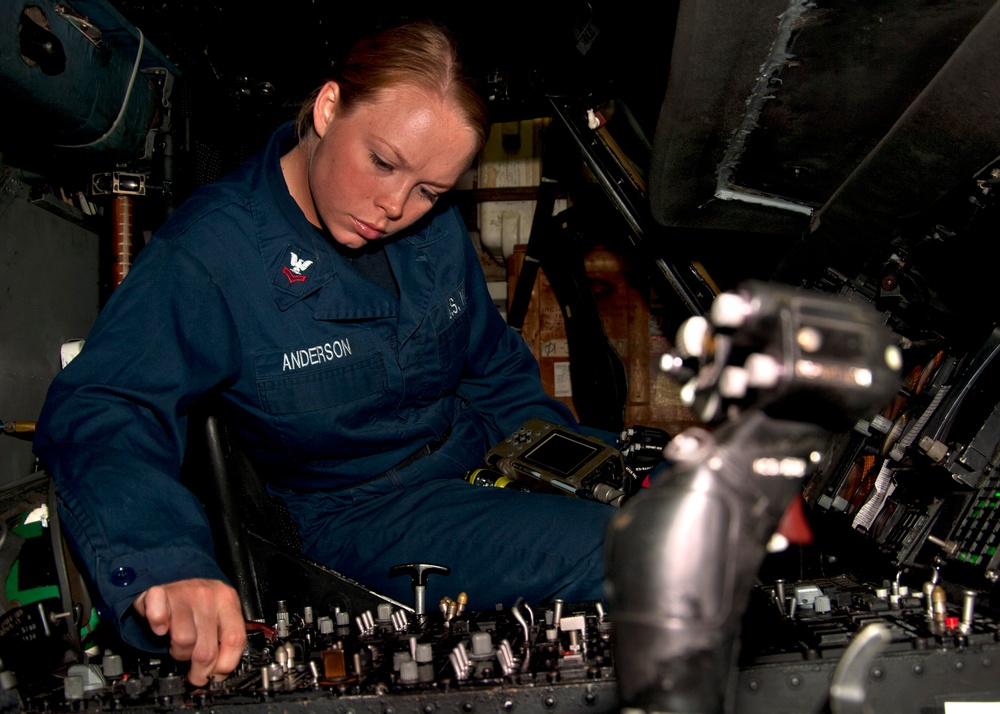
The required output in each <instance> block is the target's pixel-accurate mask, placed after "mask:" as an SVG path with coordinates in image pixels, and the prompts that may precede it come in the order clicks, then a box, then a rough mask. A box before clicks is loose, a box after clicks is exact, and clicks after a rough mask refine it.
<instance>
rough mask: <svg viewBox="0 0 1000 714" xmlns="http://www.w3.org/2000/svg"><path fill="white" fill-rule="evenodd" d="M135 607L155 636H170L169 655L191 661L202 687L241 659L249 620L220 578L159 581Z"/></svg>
mask: <svg viewBox="0 0 1000 714" xmlns="http://www.w3.org/2000/svg"><path fill="white" fill-rule="evenodd" d="M134 606H135V609H136V612H138V613H139V615H141V616H142V617H144V618H146V621H147V622H148V623H149V626H150V628H151V629H152V630H153V632H154V633H156V634H157V635H161V636H162V635H166V634H169V635H170V656H171V657H173V658H174V659H176V660H178V661H183V662H186V661H189V660H190V662H191V668H190V670H189V671H188V675H187V679H188V681H189V682H191V684H193V685H195V686H203V685H205V684H207V683H208V681H209V678H216V677H217V678H224V677H225V676H227V675H228V674H229V673H230V672H232V671H233V670H234V669H236V666H237V665H238V664H239V662H240V658H241V657H242V655H243V649H244V647H245V646H246V639H247V635H246V622H245V620H244V619H243V610H242V608H241V607H240V598H239V596H238V595H237V594H236V590H234V589H233V588H232V587H231V586H229V585H227V584H226V583H224V582H222V581H220V580H207V579H202V578H196V579H191V580H179V581H177V582H173V583H167V584H166V585H156V586H154V587H151V588H150V589H149V590H146V591H145V592H143V593H142V594H140V595H139V597H137V598H136V599H135V602H134Z"/></svg>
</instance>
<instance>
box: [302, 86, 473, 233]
mask: <svg viewBox="0 0 1000 714" xmlns="http://www.w3.org/2000/svg"><path fill="white" fill-rule="evenodd" d="M338 90H339V87H338V86H337V84H336V83H335V82H329V83H327V85H326V86H324V87H323V90H322V91H321V92H320V95H319V98H318V99H317V100H316V106H315V109H314V110H313V125H314V128H315V131H316V135H317V136H318V137H319V138H318V140H314V141H313V144H312V146H311V153H310V155H309V163H308V186H309V195H310V196H311V199H312V208H313V209H314V211H313V212H312V213H313V215H310V211H309V210H308V208H309V207H308V206H306V207H303V209H304V210H305V212H306V216H307V217H309V218H310V220H312V221H313V223H315V224H316V225H320V226H322V227H325V228H326V229H327V230H328V231H329V232H330V233H331V234H332V236H333V238H334V240H336V241H337V242H338V243H340V244H341V245H344V246H347V247H348V248H360V247H362V246H364V245H365V244H366V243H367V242H369V241H373V240H378V239H380V238H385V237H386V236H389V235H392V234H393V233H396V232H397V231H400V230H402V229H403V228H406V227H407V226H409V225H411V224H413V223H414V222H415V221H417V220H418V219H419V218H420V217H421V216H423V215H424V214H425V213H427V211H429V210H430V209H431V207H432V206H433V205H434V203H435V201H436V200H437V198H438V197H439V196H440V195H441V194H443V193H444V192H445V191H448V190H449V189H450V188H452V187H453V186H454V185H455V183H456V182H457V181H458V179H459V176H461V174H462V173H463V172H464V171H465V170H466V169H467V168H468V167H469V164H470V163H471V162H472V158H473V156H474V154H475V151H476V148H477V141H476V136H475V133H474V132H473V131H472V129H470V128H469V127H468V126H467V125H466V123H465V122H464V121H463V119H462V117H461V115H460V113H459V112H458V111H457V110H456V109H455V108H453V107H452V106H451V105H450V104H448V103H446V102H444V101H443V100H442V99H441V98H440V97H437V96H435V95H434V94H432V93H430V92H428V91H425V90H423V89H420V88H417V87H414V86H409V85H400V86H396V87H390V88H388V89H385V90H383V91H381V92H379V93H378V94H376V95H375V97H374V98H373V99H371V100H370V101H366V102H364V103H361V104H358V105H356V106H355V107H354V108H353V111H351V112H350V113H345V112H344V111H343V110H342V109H341V108H340V107H339V106H338V104H337V92H338ZM301 203H302V201H301V200H300V205H301Z"/></svg>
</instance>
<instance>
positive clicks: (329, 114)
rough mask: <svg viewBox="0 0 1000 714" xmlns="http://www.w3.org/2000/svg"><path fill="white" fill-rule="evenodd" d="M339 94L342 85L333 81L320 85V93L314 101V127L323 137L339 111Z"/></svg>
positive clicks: (319, 135)
mask: <svg viewBox="0 0 1000 714" xmlns="http://www.w3.org/2000/svg"><path fill="white" fill-rule="evenodd" d="M339 94H340V85H338V84H337V83H336V82H332V81H331V82H327V83H326V84H324V85H323V86H322V87H320V90H319V94H317V95H316V101H315V102H314V103H313V129H315V131H316V135H317V136H318V137H320V138H321V139H322V138H323V135H324V134H326V130H327V127H329V126H330V122H331V121H333V118H334V116H335V115H336V113H337V95H339Z"/></svg>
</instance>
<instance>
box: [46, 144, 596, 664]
mask: <svg viewBox="0 0 1000 714" xmlns="http://www.w3.org/2000/svg"><path fill="white" fill-rule="evenodd" d="M293 145H294V136H293V133H292V128H291V126H290V125H286V126H284V127H282V128H281V129H280V130H279V131H278V132H276V133H275V134H274V136H272V138H271V140H270V142H269V144H268V146H267V148H266V150H265V151H264V152H263V153H262V154H261V155H260V156H258V157H256V158H255V159H252V160H251V161H249V162H248V163H247V164H246V165H244V166H243V167H241V168H240V169H239V170H237V171H236V172H235V173H233V174H232V175H230V176H228V177H226V178H224V179H222V180H221V181H219V182H217V183H215V184H212V185H209V186H206V187H203V188H202V189H200V190H199V191H197V192H196V193H195V194H194V195H193V196H192V197H191V198H190V199H189V200H188V201H187V202H186V203H185V204H184V205H183V206H182V207H181V208H180V209H178V211H176V212H175V214H174V215H173V216H171V218H170V219H169V220H168V221H167V223H166V224H165V225H164V226H163V227H162V228H161V229H160V230H159V231H158V232H157V234H156V236H155V237H154V238H153V239H152V240H151V241H150V242H149V244H148V245H147V246H146V247H145V248H144V249H143V250H142V252H141V253H140V255H139V256H138V258H137V260H136V261H135V264H134V265H133V267H132V269H131V271H130V273H129V275H128V276H127V278H126V279H125V280H124V281H123V283H122V284H121V286H120V287H119V288H117V290H116V291H115V293H114V294H113V296H112V297H111V299H110V300H109V302H108V304H107V305H106V307H105V308H104V310H102V312H101V315H100V316H99V318H98V321H97V324H96V325H95V326H94V328H93V330H92V331H91V334H90V335H89V336H88V338H87V341H86V343H85V346H84V349H83V350H82V352H81V353H80V355H79V356H78V357H77V358H76V359H75V360H74V361H73V362H71V363H70V364H69V365H68V366H67V368H66V369H65V370H63V372H62V373H61V374H60V375H59V376H58V377H57V378H56V380H55V381H54V382H53V384H52V386H51V388H50V390H49V394H48V398H47V401H46V404H45V407H44V409H43V412H42V414H41V416H40V418H39V424H38V432H37V435H36V439H35V450H36V452H37V454H38V456H39V457H40V458H41V459H42V462H43V464H44V466H45V467H46V468H47V469H48V470H49V472H50V473H51V474H52V475H53V477H54V478H55V480H56V484H57V490H58V493H59V494H60V499H61V500H60V513H61V517H62V521H63V525H64V529H65V531H66V532H67V534H68V537H69V539H70V541H71V542H72V544H73V545H74V547H75V548H76V549H77V551H78V552H79V553H80V554H81V556H82V559H83V561H84V563H85V565H86V567H87V569H88V570H89V572H90V575H91V577H92V579H93V581H94V583H95V585H96V588H97V590H98V591H99V596H100V598H101V599H103V601H104V602H105V603H106V604H107V605H108V606H109V607H110V608H111V609H112V610H113V611H114V614H115V620H116V622H117V624H118V626H119V627H120V629H121V632H122V635H123V637H124V638H125V639H126V641H128V642H130V643H132V644H135V645H137V646H140V647H150V646H151V643H150V641H149V640H147V639H146V637H145V629H144V628H143V626H142V624H143V623H141V622H140V621H139V618H138V617H137V616H136V615H135V614H134V611H133V610H131V609H130V605H131V603H132V601H133V600H134V599H135V597H136V596H137V595H139V594H140V593H141V592H143V591H144V590H146V589H147V588H149V587H151V586H153V585H157V584H162V583H167V582H172V581H175V580H180V579H186V578H197V577H202V578H216V579H220V580H225V576H224V575H223V574H222V572H221V571H220V570H219V568H218V566H217V565H216V563H215V560H214V556H213V546H212V542H211V536H210V531H209V527H208V524H207V521H206V518H205V514H204V511H203V509H202V508H201V506H200V504H199V502H198V501H197V499H196V498H195V497H194V495H193V494H192V493H191V492H189V491H188V490H187V489H186V488H184V487H183V486H182V485H181V484H180V483H179V481H178V475H179V471H180V465H181V460H182V456H183V453H184V449H185V437H186V428H187V427H186V421H187V415H188V413H189V411H190V410H191V408H192V406H194V405H195V404H197V403H199V402H200V401H201V400H204V399H209V398H210V399H212V400H213V401H214V402H219V403H220V404H221V409H222V414H221V416H222V417H223V419H224V420H225V421H226V423H227V425H228V426H229V428H230V431H231V432H233V433H235V435H236V437H237V438H238V439H239V441H240V442H241V444H242V446H243V447H244V448H245V450H246V451H247V452H248V455H249V456H250V457H251V458H252V459H253V461H254V462H255V464H256V465H257V467H258V469H259V471H260V472H261V473H262V474H263V475H264V476H265V478H266V479H267V482H268V483H269V486H270V487H271V488H272V490H273V491H274V492H276V493H278V494H279V495H281V496H282V497H283V498H285V500H286V501H287V503H288V505H289V510H290V512H291V514H292V517H293V519H294V520H295V521H296V522H297V524H298V526H299V529H300V531H301V534H302V538H303V541H304V552H305V553H306V554H307V555H309V556H311V557H313V558H315V559H316V560H318V561H320V562H323V563H326V564H328V565H329V566H330V567H333V568H335V569H337V570H339V571H341V572H343V573H345V574H346V575H348V576H350V577H353V578H355V579H357V580H359V581H361V582H364V583H366V584H367V585H369V586H370V587H372V588H374V589H376V590H377V591H379V592H383V593H385V594H387V595H390V596H392V597H395V598H396V599H399V600H401V601H403V602H409V601H410V600H411V599H412V594H411V592H410V583H409V579H408V578H389V577H388V570H389V567H390V566H392V565H395V564H399V563H408V562H429V563H438V564H441V565H446V566H448V567H450V568H451V570H452V573H451V575H450V576H449V577H446V578H444V577H439V578H432V579H431V581H430V582H429V585H428V591H427V598H428V600H427V601H428V603H434V602H436V600H437V599H440V597H441V596H443V595H446V594H447V595H451V596H452V597H454V596H455V595H456V594H457V593H458V592H461V591H465V592H467V593H468V595H469V597H470V603H469V606H470V607H472V608H477V609H483V608H491V607H493V606H494V605H495V604H496V603H501V602H502V603H505V604H510V603H511V602H513V601H514V600H515V599H516V598H517V597H519V596H523V597H524V598H525V599H526V601H528V602H540V601H542V600H545V599H547V598H550V597H563V598H565V599H567V600H571V601H572V600H593V599H600V598H601V597H603V575H604V569H603V562H602V553H601V549H602V543H603V535H604V531H605V527H606V523H607V520H608V519H609V518H610V516H611V514H612V512H613V511H614V509H613V508H611V507H608V506H605V505H603V504H598V503H593V502H589V501H584V500H580V499H574V498H568V497H563V496H546V495H536V494H524V493H519V492H513V491H510V490H508V489H490V488H482V487H478V486H473V485H471V484H468V483H466V482H465V481H464V480H463V479H462V478H461V477H462V476H463V475H464V474H465V473H466V472H467V471H468V470H469V469H472V468H475V467H477V466H481V465H482V459H483V456H484V454H485V452H486V451H487V450H488V449H489V447H490V446H491V445H493V444H494V443H496V442H498V441H499V440H501V439H502V438H503V437H505V436H506V435H507V434H509V433H511V432H513V431H514V430H516V429H517V428H519V427H520V426H521V425H522V424H523V423H524V422H526V421H527V420H528V419H529V418H531V417H538V418H542V419H546V420H549V421H552V422H556V423H559V424H564V425H566V426H568V427H571V428H574V429H576V428H577V427H576V426H575V422H574V421H573V419H572V415H571V414H570V413H569V412H568V410H567V409H566V408H565V406H564V405H563V404H561V403H559V402H557V401H555V400H553V399H550V398H549V397H547V396H546V395H545V393H544V392H543V390H542V387H541V384H540V380H539V374H538V365H537V363H536V362H535V360H534V358H533V357H532V355H531V353H530V352H529V351H528V350H527V349H526V347H525V344H524V341H523V340H522V338H521V337H520V336H519V335H518V334H517V333H516V332H514V331H513V330H511V329H510V328H508V327H507V325H506V324H505V323H504V322H503V319H502V318H501V316H500V314H499V313H498V311H497V310H496V308H495V306H494V305H493V303H492V301H491V299H490V296H489V294H488V292H487V290H486V285H485V281H484V279H483V275H482V270H481V266H480V264H479V261H478V258H477V256H476V254H475V251H474V249H473V247H472V245H471V241H470V239H469V237H468V234H467V232H466V230H465V226H464V224H463V221H462V219H461V216H460V215H459V213H458V212H457V211H456V210H455V209H454V208H449V207H447V206H441V207H440V208H436V209H435V210H434V211H433V212H432V213H431V214H430V215H429V216H428V217H427V218H425V219H424V220H423V221H422V222H421V223H419V224H417V226H415V227H414V228H413V229H411V230H410V231H409V232H408V233H407V234H405V235H402V236H399V237H396V238H392V239H389V241H387V242H386V244H385V253H386V256H387V258H388V263H389V266H390V268H391V272H392V275H393V276H394V278H395V280H396V284H397V286H398V298H397V296H396V295H395V294H393V293H392V292H390V291H389V290H386V289H384V288H383V287H381V286H379V285H378V284H377V283H376V282H374V281H372V280H370V279H369V278H367V277H365V276H364V275H362V274H361V273H359V272H358V271H357V270H356V268H355V267H354V266H353V265H351V264H350V261H349V260H347V259H346V258H345V257H344V256H343V255H341V254H340V253H339V252H338V250H337V249H336V248H335V247H334V246H333V245H331V243H330V242H328V239H327V238H325V237H324V235H323V234H322V233H321V232H319V231H318V230H317V229H316V228H315V227H313V226H312V225H311V224H310V223H309V222H308V221H307V220H306V218H305V217H304V215H303V214H302V212H301V211H300V210H299V208H298V206H297V204H296V203H295V201H294V199H292V197H291V196H290V194H289V193H288V189H287V187H286V185H285V182H284V178H283V176H282V173H281V169H280V165H279V158H280V156H281V155H282V153H284V152H286V151H288V150H289V149H290V148H291V147H292V146H293ZM441 439H444V441H443V443H442V444H441V446H440V448H438V449H437V450H436V451H434V452H433V453H431V454H429V455H426V456H424V457H422V458H420V459H419V460H417V461H415V462H413V463H410V464H408V465H407V466H405V467H403V468H393V467H394V466H395V465H398V464H400V463H402V462H404V461H406V460H408V457H409V456H410V455H412V454H414V452H416V451H418V450H419V449H420V448H421V447H423V446H424V445H426V444H428V443H429V442H434V441H437V440H441Z"/></svg>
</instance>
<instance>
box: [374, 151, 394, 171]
mask: <svg viewBox="0 0 1000 714" xmlns="http://www.w3.org/2000/svg"><path fill="white" fill-rule="evenodd" d="M371 158H372V163H373V164H375V168H378V169H382V170H383V171H391V170H392V164H390V163H389V162H388V161H386V160H385V159H383V158H382V157H381V156H379V155H378V154H372V155H371Z"/></svg>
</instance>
